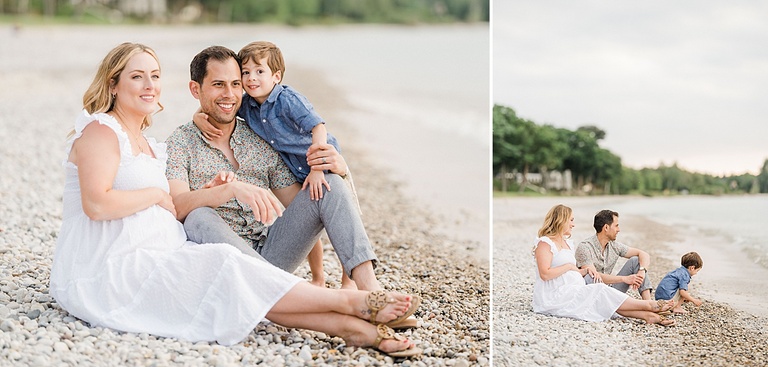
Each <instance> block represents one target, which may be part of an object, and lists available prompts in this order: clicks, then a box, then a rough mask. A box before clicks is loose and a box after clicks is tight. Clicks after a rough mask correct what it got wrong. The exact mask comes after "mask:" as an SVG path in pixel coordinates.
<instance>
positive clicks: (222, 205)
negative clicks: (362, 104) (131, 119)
mask: <svg viewBox="0 0 768 367" xmlns="http://www.w3.org/2000/svg"><path fill="white" fill-rule="evenodd" d="M190 74H191V79H192V80H191V81H190V82H189V89H190V92H191V93H192V95H193V96H194V97H195V98H196V99H198V100H199V101H200V107H201V110H202V112H204V113H206V114H208V116H209V117H208V121H209V122H211V123H212V124H213V125H214V126H215V127H216V128H218V129H220V130H221V131H223V134H222V136H221V137H219V138H213V139H211V140H207V139H205V138H204V137H203V135H202V133H201V131H200V130H199V129H198V128H197V127H196V126H195V125H194V124H193V123H192V122H189V123H187V124H185V125H182V126H180V127H178V128H177V129H176V130H175V131H174V132H173V133H172V134H171V136H169V137H168V139H167V141H166V143H167V144H168V167H167V170H166V176H167V177H168V180H169V184H170V191H171V196H172V197H173V201H174V205H175V206H176V210H177V213H178V215H177V217H178V219H179V220H181V221H183V222H184V229H185V230H186V231H187V236H188V237H189V239H190V240H191V241H194V242H198V243H229V244H232V245H233V246H235V247H237V248H238V249H240V251H242V252H244V253H246V254H249V255H251V256H256V257H262V258H264V259H265V260H266V261H269V262H270V263H272V264H274V265H275V266H277V267H279V268H281V269H283V270H285V271H288V272H293V271H294V270H296V268H297V267H298V266H299V265H300V264H301V263H302V261H303V260H304V259H305V258H306V257H307V254H308V253H309V251H310V250H311V249H312V246H313V244H314V243H315V242H316V241H317V239H318V238H319V237H320V233H321V231H322V229H323V228H325V229H326V232H327V233H328V236H329V238H330V240H331V242H332V244H333V246H334V249H335V250H336V253H337V255H338V256H339V260H340V261H341V263H342V266H343V268H344V271H345V272H346V274H347V275H348V276H349V277H350V278H351V279H352V280H354V282H355V284H356V285H357V287H358V288H359V289H362V290H378V289H381V286H380V284H379V282H378V280H377V279H376V276H375V274H374V266H375V263H376V261H377V260H376V255H375V254H374V252H373V249H372V248H371V244H370V241H369V240H368V236H367V234H366V233H365V228H363V222H362V220H361V219H360V215H359V212H358V209H357V204H356V202H355V200H354V199H353V197H352V193H351V191H350V189H349V187H348V186H347V185H346V184H345V183H344V181H343V180H344V179H343V178H342V176H346V173H347V166H346V163H345V161H344V159H343V157H341V155H340V154H339V153H338V152H337V151H336V150H335V149H334V148H333V147H332V146H330V145H325V146H319V147H314V149H313V151H312V152H311V154H310V155H309V156H308V160H309V164H310V166H312V169H313V170H327V171H330V172H332V173H329V174H326V175H325V178H326V180H327V181H328V183H329V184H330V186H331V187H332V188H333V190H332V191H328V192H325V193H324V194H323V197H322V199H320V200H319V201H313V200H311V199H310V195H309V190H302V191H299V188H300V186H299V185H298V184H297V183H296V181H295V178H294V177H293V175H292V174H291V171H290V170H289V169H288V167H287V166H286V165H285V163H283V161H282V160H281V159H280V156H279V155H278V153H277V152H276V151H275V150H274V149H272V147H271V146H269V144H267V142H265V141H264V140H262V139H261V138H259V137H258V136H257V135H256V134H255V133H254V132H253V131H252V130H251V129H250V128H249V127H248V125H247V124H246V123H245V122H244V121H243V120H242V119H239V118H236V117H235V115H236V113H237V110H238V108H239V107H240V104H241V101H242V95H243V87H242V83H241V75H240V65H239V63H238V60H237V55H236V54H235V53H234V51H232V50H230V49H228V48H225V47H220V46H212V47H209V48H207V49H205V50H203V51H201V52H200V53H199V54H198V55H196V56H195V58H194V59H193V60H192V63H191V65H190ZM222 172H230V174H223V173H222ZM231 172H236V173H237V178H236V179H233V175H232V174H231ZM333 173H335V174H333ZM296 191H299V192H298V194H296V196H295V198H294V199H293V201H292V202H291V203H290V205H289V206H288V208H287V209H285V211H284V212H283V210H282V206H281V205H280V202H279V201H278V199H279V200H280V201H283V202H287V200H286V198H289V197H291V194H292V193H293V192H296ZM273 193H274V195H272V194H273ZM281 214H282V216H281ZM275 217H279V218H277V219H276V220H275ZM273 220H274V224H272V225H271V226H269V227H268V228H267V226H266V225H265V224H264V223H271V222H272V221H273ZM254 281H258V280H256V279H254Z"/></svg>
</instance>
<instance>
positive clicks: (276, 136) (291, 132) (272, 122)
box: [238, 84, 341, 182]
mask: <svg viewBox="0 0 768 367" xmlns="http://www.w3.org/2000/svg"><path fill="white" fill-rule="evenodd" d="M238 115H239V116H240V117H242V118H244V119H245V121H246V122H247V123H248V126H250V127H251V129H253V131H255V132H256V134H257V135H259V136H260V137H261V138H262V139H264V140H266V141H267V143H269V145H271V146H272V148H274V149H275V150H276V151H278V152H279V153H280V157H281V158H282V159H283V161H285V163H286V165H288V168H290V170H291V172H292V173H293V175H294V176H296V179H297V180H298V181H299V182H304V180H305V179H306V178H307V175H308V174H309V172H310V167H309V165H308V164H307V150H308V149H309V146H310V145H312V129H313V128H314V127H315V126H317V124H321V123H323V119H322V118H321V117H320V115H318V114H317V112H315V109H314V107H312V104H310V103H309V100H307V98H306V97H304V96H303V95H301V94H299V92H297V91H296V90H294V89H293V88H291V87H289V86H287V85H286V86H284V85H282V84H276V85H275V87H274V88H272V92H271V93H270V94H269V97H267V100H266V101H264V103H263V104H261V105H259V103H258V102H256V100H255V99H254V98H253V97H251V96H249V95H248V94H245V95H243V104H242V105H241V106H240V110H239V111H238ZM327 141H328V144H331V145H333V146H334V148H336V150H337V151H338V152H339V153H341V149H340V148H339V145H338V143H337V141H336V138H334V137H333V136H332V135H331V134H328V139H327Z"/></svg>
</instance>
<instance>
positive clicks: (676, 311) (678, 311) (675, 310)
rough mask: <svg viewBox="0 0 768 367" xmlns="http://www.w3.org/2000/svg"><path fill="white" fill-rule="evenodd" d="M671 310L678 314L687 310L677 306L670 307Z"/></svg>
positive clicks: (685, 312)
mask: <svg viewBox="0 0 768 367" xmlns="http://www.w3.org/2000/svg"><path fill="white" fill-rule="evenodd" d="M672 312H674V313H679V314H687V313H688V311H686V310H685V309H684V308H682V307H680V306H678V307H675V308H673V309H672Z"/></svg>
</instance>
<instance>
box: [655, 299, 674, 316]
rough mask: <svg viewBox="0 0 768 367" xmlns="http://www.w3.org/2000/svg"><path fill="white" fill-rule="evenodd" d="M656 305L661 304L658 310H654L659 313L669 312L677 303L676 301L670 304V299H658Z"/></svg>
mask: <svg viewBox="0 0 768 367" xmlns="http://www.w3.org/2000/svg"><path fill="white" fill-rule="evenodd" d="M656 305H658V306H659V309H658V311H654V312H656V313H657V314H667V313H668V312H669V311H670V310H672V309H673V308H675V303H674V302H672V304H671V305H670V304H669V300H663V299H660V300H657V301H656ZM665 306H668V307H667V308H664V307H665Z"/></svg>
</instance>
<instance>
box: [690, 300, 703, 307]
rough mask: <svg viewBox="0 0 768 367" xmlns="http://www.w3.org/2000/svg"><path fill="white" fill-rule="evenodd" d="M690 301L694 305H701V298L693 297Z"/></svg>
mask: <svg viewBox="0 0 768 367" xmlns="http://www.w3.org/2000/svg"><path fill="white" fill-rule="evenodd" d="M691 302H693V304H694V305H696V307H698V306H701V300H700V299H698V298H694V299H693V301H691Z"/></svg>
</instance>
